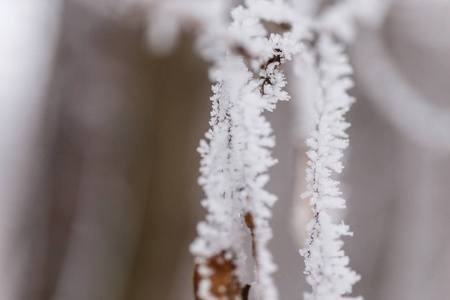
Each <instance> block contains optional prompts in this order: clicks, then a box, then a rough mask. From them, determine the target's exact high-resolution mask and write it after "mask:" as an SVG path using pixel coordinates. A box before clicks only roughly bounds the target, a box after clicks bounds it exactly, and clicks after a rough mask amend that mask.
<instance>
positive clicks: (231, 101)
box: [127, 0, 387, 300]
mask: <svg viewBox="0 0 450 300" xmlns="http://www.w3.org/2000/svg"><path fill="white" fill-rule="evenodd" d="M127 1H130V2H135V3H140V4H141V5H144V7H147V8H148V10H149V11H151V12H152V13H150V14H149V24H150V25H149V30H148V40H149V41H150V44H151V45H152V46H153V47H154V49H156V50H157V51H159V52H166V51H168V50H170V49H171V48H172V47H173V46H174V44H175V42H176V40H177V37H178V34H179V32H180V31H181V29H189V30H191V31H193V32H195V33H196V38H197V39H196V47H197V49H198V51H199V53H200V55H201V56H202V57H203V58H204V59H205V60H207V61H209V62H211V63H212V67H211V71H210V78H211V80H212V81H214V82H215V85H214V86H213V92H214V95H213V96H212V97H211V101H212V112H211V120H210V126H211V129H210V130H209V131H208V132H207V133H206V140H202V141H201V142H200V146H199V148H198V152H199V153H200V154H201V157H202V160H201V167H200V171H201V176H200V178H199V184H200V185H201V186H202V187H203V190H204V192H205V195H206V198H205V199H204V200H203V201H202V205H203V206H204V207H205V208H206V210H207V216H206V219H205V221H203V222H201V223H199V225H198V227H197V231H198V237H197V238H196V240H195V241H194V242H193V243H192V244H191V247H190V250H191V253H192V254H193V255H194V256H195V257H196V259H195V260H196V264H197V272H198V274H199V275H200V281H199V282H198V291H197V296H198V297H199V299H202V300H217V298H218V297H217V295H215V294H214V293H215V292H214V291H213V290H212V281H211V280H210V276H212V275H213V272H214V270H213V269H212V268H210V266H209V262H210V259H211V258H213V257H217V256H223V258H224V259H225V260H227V261H229V262H231V263H232V267H233V268H234V269H233V276H237V277H238V279H239V281H240V282H242V278H243V275H244V271H245V260H246V257H245V254H244V253H245V251H244V241H245V238H246V236H248V233H249V229H250V231H251V234H252V238H253V257H254V260H255V261H254V266H255V270H254V273H255V283H254V284H253V287H252V289H254V290H256V297H257V299H258V300H277V299H278V292H277V289H276V288H275V285H274V282H273V279H272V273H273V272H274V271H275V270H276V265H275V264H274V262H273V259H272V255H271V253H270V252H269V251H268V249H267V243H268V242H269V240H270V239H271V237H272V230H271V228H270V226H269V219H270V218H271V208H272V206H273V204H274V203H275V201H276V197H275V196H274V195H271V194H270V193H268V192H267V191H266V190H265V189H264V187H265V185H266V183H267V182H268V180H269V176H268V174H267V171H268V169H269V168H270V167H271V166H272V165H273V164H275V163H276V160H275V159H274V158H273V157H272V154H271V148H272V147H273V146H274V145H275V140H274V137H273V135H272V129H271V126H270V123H269V122H268V121H267V120H266V119H265V117H264V116H263V114H262V113H263V112H264V111H272V110H273V109H274V108H275V106H276V104H277V102H278V101H285V100H289V98H290V97H289V95H288V94H287V92H286V91H284V90H283V89H284V87H285V85H286V81H285V77H284V74H283V73H282V71H281V70H280V66H281V65H282V64H283V63H284V62H285V61H286V60H290V59H292V58H293V56H295V55H296V54H298V53H300V52H301V50H302V47H301V46H302V42H305V44H306V47H305V48H306V50H305V51H304V52H303V60H304V62H306V66H308V68H307V70H306V72H303V73H304V74H307V77H308V78H307V84H308V85H310V86H311V87H312V88H311V89H310V90H309V94H308V98H309V99H308V101H309V103H310V105H309V110H308V111H309V112H310V113H309V115H310V116H308V118H311V120H312V125H313V126H312V132H311V137H310V138H309V139H308V141H307V144H308V146H309V148H310V150H309V151H308V153H307V154H308V157H309V159H310V161H309V163H308V165H309V167H308V170H307V181H308V184H309V185H308V191H307V192H306V193H305V194H304V195H303V196H304V197H306V198H309V201H310V205H311V209H312V212H313V216H314V218H313V219H312V220H311V222H310V223H309V225H308V232H309V238H308V240H307V244H306V247H305V249H303V250H301V251H300V252H301V254H302V255H303V256H304V257H305V263H306V271H305V273H306V274H308V277H307V280H308V282H309V283H310V284H311V285H312V288H313V290H312V292H311V293H305V300H339V299H351V298H348V297H346V296H345V295H346V294H348V293H350V292H351V290H352V286H353V284H354V283H355V282H356V281H358V280H359V276H358V275H357V274H356V273H355V272H354V271H352V270H351V269H350V268H349V267H348V263H349V260H348V257H347V256H345V254H344V252H343V250H342V249H341V248H342V246H343V242H342V240H341V236H343V235H351V233H350V232H349V228H348V226H346V225H344V224H343V223H342V224H334V223H333V222H332V219H331V216H330V214H329V211H328V210H330V209H342V208H345V200H344V199H343V198H341V197H340V194H341V193H340V191H339V187H338V182H337V181H336V180H334V179H332V178H331V175H332V172H336V173H339V172H341V170H342V168H343V166H342V163H341V162H340V160H341V158H342V151H343V150H344V149H345V148H346V147H347V145H348V139H347V135H346V133H345V130H346V129H347V127H348V126H349V124H348V123H346V122H345V120H344V115H345V113H346V112H347V111H348V109H349V107H350V104H351V103H352V101H353V99H352V98H351V97H349V95H348V94H347V90H348V89H349V88H350V87H351V86H352V84H353V82H352V80H351V79H350V78H349V75H350V74H351V67H350V65H349V63H348V59H347V57H346V56H345V55H344V54H343V49H342V47H341V46H339V44H337V43H336V42H335V41H334V38H337V39H340V40H341V41H343V42H345V43H348V42H350V41H351V40H352V39H353V38H354V35H355V28H356V27H355V24H356V23H357V22H360V21H366V22H368V23H369V24H370V25H376V24H377V23H379V22H380V21H381V20H382V16H383V13H382V12H383V9H384V8H385V7H386V6H383V4H382V2H383V3H384V1H385V0H382V1H377V0H365V1H363V0H343V1H338V3H337V4H336V5H332V6H330V7H329V8H327V9H325V11H324V12H322V13H320V14H319V13H318V12H317V11H318V10H319V9H320V6H319V5H317V3H316V1H315V0H309V1H304V0H298V1H293V2H294V6H293V7H295V8H296V9H294V8H293V7H291V6H289V5H288V4H287V3H286V2H285V1H283V0H244V5H242V6H238V7H237V8H234V9H232V10H231V24H229V21H228V17H229V15H228V12H229V11H230V5H231V3H232V2H231V1H230V0H191V1H186V0H165V1H157V0H127ZM386 1H387V0H386ZM378 2H379V3H378ZM297 12H298V13H297ZM300 13H301V14H302V16H300ZM274 28H275V29H274ZM300 73H301V72H300ZM247 227H248V228H247ZM221 290H222V289H221ZM236 297H237V299H240V296H236ZM219 298H222V297H219Z"/></svg>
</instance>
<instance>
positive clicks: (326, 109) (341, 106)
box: [300, 34, 360, 300]
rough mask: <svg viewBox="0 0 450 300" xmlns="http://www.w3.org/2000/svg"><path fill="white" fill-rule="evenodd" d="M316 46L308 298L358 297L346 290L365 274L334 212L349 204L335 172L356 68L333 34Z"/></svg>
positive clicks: (309, 177) (339, 166)
mask: <svg viewBox="0 0 450 300" xmlns="http://www.w3.org/2000/svg"><path fill="white" fill-rule="evenodd" d="M314 48H315V50H316V60H317V61H316V64H317V73H316V79H317V83H318V84H317V88H316V90H315V93H314V97H315V98H314V110H313V113H314V115H313V121H314V124H315V126H314V129H313V131H312V133H311V137H310V138H309V139H308V140H307V144H308V146H309V148H310V150H309V151H308V152H307V155H308V158H309V162H308V169H307V178H306V180H307V182H308V190H307V191H306V192H305V193H304V194H303V195H302V197H304V198H309V202H310V206H311V210H312V213H313V219H312V220H311V221H310V222H309V224H308V228H307V230H308V233H309V237H308V239H307V241H306V246H305V248H304V249H302V250H300V253H301V255H302V256H304V257H305V264H306V268H305V274H307V275H308V276H307V281H308V283H309V284H310V285H311V286H312V288H313V290H312V293H306V294H305V300H339V299H352V298H348V297H345V296H344V295H345V294H347V293H350V292H351V291H352V286H353V284H354V283H355V282H356V281H358V280H359V278H360V277H359V275H357V274H356V273H355V272H354V271H352V270H351V269H350V268H349V267H348V263H349V259H348V257H347V256H346V255H345V254H344V251H343V250H342V249H341V248H342V246H343V242H342V240H341V238H340V237H341V236H342V235H351V232H349V228H348V226H346V225H344V224H343V223H342V224H334V223H333V221H332V218H331V216H330V213H329V211H328V210H330V209H342V208H345V200H344V199H343V198H341V197H340V195H341V192H340V190H339V187H338V185H339V182H338V181H336V180H333V179H332V178H331V175H332V172H336V173H340V172H341V171H342V169H343V166H342V163H341V161H340V160H341V158H342V151H343V150H344V149H345V148H346V147H347V146H348V137H347V134H346V132H345V130H346V129H347V128H348V126H349V124H348V123H347V122H345V120H344V115H345V113H346V112H347V111H348V110H349V108H350V105H351V103H352V102H353V99H352V98H351V97H350V96H349V95H348V94H347V90H348V89H350V88H351V87H352V86H353V81H352V80H351V79H350V78H349V75H350V74H351V72H352V69H351V67H350V65H349V62H348V58H347V57H346V56H345V55H344V54H343V49H342V47H341V46H339V45H338V44H336V43H334V42H333V41H332V39H331V38H330V37H329V36H327V35H325V34H322V35H320V36H319V37H318V39H317V41H316V42H315V47H314Z"/></svg>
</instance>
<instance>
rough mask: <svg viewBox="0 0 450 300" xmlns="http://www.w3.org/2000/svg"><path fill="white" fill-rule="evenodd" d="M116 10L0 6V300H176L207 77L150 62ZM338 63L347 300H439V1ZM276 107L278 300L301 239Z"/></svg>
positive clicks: (443, 277)
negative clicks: (349, 86) (348, 81)
mask: <svg viewBox="0 0 450 300" xmlns="http://www.w3.org/2000/svg"><path fill="white" fill-rule="evenodd" d="M123 2H126V1H125V0H123V1H119V0H117V1H112V0H111V1H108V4H107V5H105V4H104V3H101V1H94V2H89V1H82V0H2V1H1V2H0V195H1V197H0V299H1V300H44V299H54V300H144V299H145V300H153V299H155V300H156V299H158V300H163V299H168V300H181V299H183V300H190V299H193V298H194V297H193V292H192V284H191V283H192V280H191V275H192V267H193V265H192V257H191V255H190V254H189V252H188V246H189V244H190V242H191V241H192V240H193V239H194V237H195V226H196V224H197V222H198V221H199V220H201V219H202V218H203V216H204V213H205V211H204V209H203V208H202V207H201V206H200V200H201V199H202V198H203V193H202V191H201V189H200V188H199V187H198V185H197V177H198V175H199V173H198V166H199V155H198V154H197V153H196V150H195V149H196V147H197V145H198V141H199V140H200V139H201V138H202V137H203V134H204V132H205V131H206V130H207V128H208V119H209V109H210V101H209V100H208V97H209V96H210V95H211V91H210V82H209V80H208V78H207V70H208V65H207V64H206V63H204V62H203V61H202V60H201V59H200V58H199V57H198V56H197V55H196V54H195V51H193V50H192V49H193V42H192V36H189V35H183V36H181V37H180V39H179V40H178V44H177V45H176V47H175V48H174V50H173V51H172V52H171V53H167V54H165V55H156V54H154V52H152V51H151V50H150V49H149V48H148V47H147V44H146V40H145V26H144V25H143V23H142V22H140V21H139V20H140V19H141V18H142V12H141V11H131V12H127V13H126V14H124V13H121V12H119V13H118V12H117V11H120V9H119V10H117V9H116V8H120V7H122V4H123ZM349 53H350V57H351V60H352V63H353V65H354V67H355V81H356V88H355V90H354V91H353V93H354V95H355V96H356V97H357V102H356V104H354V106H353V108H352V110H351V112H350V113H349V114H348V119H349V121H350V122H351V123H352V127H351V128H350V130H349V133H350V149H349V150H348V151H346V155H347V157H346V169H345V170H344V172H343V176H342V180H343V183H342V184H343V190H344V195H345V197H346V198H347V199H348V210H347V213H346V214H347V215H346V223H348V224H349V225H350V228H351V229H352V230H353V232H354V237H352V238H347V239H346V240H345V242H346V244H345V248H344V249H345V251H346V252H347V254H348V255H349V257H350V260H351V262H350V264H351V266H352V268H353V269H355V270H356V271H357V272H358V273H359V274H361V275H362V280H361V281H360V282H359V283H358V284H357V285H356V287H355V293H354V294H355V295H363V296H364V298H365V299H366V300H380V299H392V300H424V299H427V300H438V299H439V300H442V299H447V298H448V297H449V296H448V295H450V286H449V284H448V283H449V282H450V199H449V195H450V156H449V151H450V133H449V131H450V101H449V96H448V95H450V84H449V80H450V1H449V0H429V1H422V0H395V1H393V4H392V6H391V8H390V10H389V13H388V15H387V18H386V21H385V23H384V25H383V27H382V29H381V30H378V31H371V30H365V29H363V28H361V31H360V34H359V36H358V39H357V41H356V42H355V44H354V45H352V46H351V47H350V49H349ZM288 89H290V90H293V93H294V94H295V82H294V81H291V82H290V84H289V85H288ZM292 105H293V103H280V104H279V105H278V108H277V110H276V111H275V112H274V113H271V114H268V115H267V116H268V118H269V119H270V121H271V122H272V125H273V128H274V132H275V135H276V137H277V146H276V147H275V149H274V156H275V157H277V158H278V159H279V163H278V164H277V165H276V166H275V167H273V168H272V169H271V178H272V179H271V181H270V183H269V185H268V190H269V191H271V192H272V193H274V194H276V195H278V197H279V200H278V202H277V204H276V205H275V208H274V218H273V220H272V226H273V228H274V239H273V241H272V242H271V244H270V247H271V249H272V251H273V254H274V257H275V261H276V263H277V264H278V265H279V271H278V272H277V273H276V275H275V279H276V281H277V285H278V287H279V289H280V294H281V299H282V300H286V299H301V295H302V292H304V291H306V290H309V287H308V286H307V285H306V282H305V279H304V275H303V274H302V271H303V268H304V264H303V260H302V257H300V255H299V254H298V248H299V247H301V240H302V238H301V235H302V230H303V229H302V228H298V227H296V226H292V224H296V223H295V222H293V220H292V215H293V214H292V211H293V208H296V207H298V203H297V202H298V201H299V200H298V198H299V197H298V189H299V188H298V187H299V186H301V184H302V180H303V174H304V170H303V169H302V158H303V151H304V149H303V143H302V142H301V143H299V141H298V140H296V138H293V137H294V136H295V133H294V131H295V128H294V125H293V124H296V122H295V116H294V115H293V114H294V112H295V109H292V107H291V106H292ZM293 162H295V163H293ZM294 221H295V220H294ZM298 241H300V242H298Z"/></svg>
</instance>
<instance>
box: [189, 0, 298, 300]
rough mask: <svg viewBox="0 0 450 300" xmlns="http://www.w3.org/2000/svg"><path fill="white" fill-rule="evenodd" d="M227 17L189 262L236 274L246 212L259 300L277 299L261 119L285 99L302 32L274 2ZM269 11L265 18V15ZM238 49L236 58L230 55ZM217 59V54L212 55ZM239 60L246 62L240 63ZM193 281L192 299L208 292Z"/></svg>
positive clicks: (268, 136)
mask: <svg viewBox="0 0 450 300" xmlns="http://www.w3.org/2000/svg"><path fill="white" fill-rule="evenodd" d="M245 4H246V5H245V6H239V7H237V8H236V9H234V10H233V11H232V18H233V22H232V24H231V26H230V28H229V30H228V33H227V36H228V37H231V40H232V41H233V42H232V43H230V44H229V50H228V52H227V53H226V55H225V57H224V58H222V59H220V60H216V62H215V64H216V65H215V69H214V72H212V75H213V78H214V79H215V80H217V82H218V83H217V84H216V85H215V86H214V88H213V91H214V96H213V97H212V98H211V100H212V102H213V110H212V113H211V117H212V118H211V121H210V125H211V129H210V130H209V131H208V133H207V134H206V138H207V139H208V140H209V143H207V142H206V141H202V142H201V145H200V147H199V152H200V153H201V155H202V162H201V174H202V175H201V177H200V180H199V183H200V184H201V185H202V186H203V188H204V191H205V194H206V196H207V198H206V199H205V200H203V202H202V203H203V206H205V207H206V208H207V211H208V214H207V216H206V220H205V221H204V222H201V223H200V224H199V225H198V233H199V236H198V238H197V239H196V240H195V241H194V243H193V244H192V245H191V252H192V253H193V254H194V255H195V256H196V262H197V263H198V264H200V265H202V264H203V265H205V264H206V262H207V259H208V258H209V257H211V256H214V255H217V254H219V253H223V252H225V253H229V255H230V257H232V258H233V259H234V263H235V264H236V268H237V275H242V274H243V270H244V260H245V257H244V256H243V253H244V250H243V246H244V242H243V239H244V236H245V235H248V229H246V227H245V225H244V217H245V216H246V215H247V214H250V215H251V218H252V225H253V228H252V231H253V235H254V240H253V243H254V244H253V246H254V254H255V257H254V258H255V262H254V264H255V270H254V272H255V283H254V285H253V289H255V290H256V295H257V297H258V299H261V300H265V299H267V300H275V299H278V292H277V290H276V288H275V285H274V282H273V279H272V273H273V272H274V271H275V270H276V265H275V264H274V262H273V259H272V255H271V253H270V252H269V250H268V249H267V243H268V242H269V240H270V239H271V238H272V230H271V228H270V226H269V219H270V218H271V207H272V206H273V204H274V203H275V201H276V197H275V196H274V195H271V194H270V193H268V192H267V191H266V190H265V189H264V186H265V185H266V183H267V181H268V180H269V176H268V174H267V171H268V169H269V168H270V167H271V166H272V165H273V164H274V163H276V160H275V159H274V158H273V157H272V155H271V148H272V147H273V146H274V145H275V140H274V137H273V136H272V129H271V126H270V123H269V122H268V121H267V120H266V118H265V117H264V116H263V115H262V113H263V112H264V111H265V110H269V111H270V110H273V109H274V108H275V105H276V103H277V102H278V101H282V100H288V99H289V96H288V94H287V93H286V92H285V91H284V90H283V87H284V86H285V84H286V83H285V78H284V75H283V73H282V72H281V70H280V65H281V64H282V63H283V62H284V61H285V60H289V59H291V58H292V56H293V55H295V54H297V53H299V52H300V50H301V48H300V42H299V41H300V39H301V33H302V32H301V31H300V30H298V31H297V30H296V28H297V27H296V25H295V24H293V21H294V19H295V18H294V16H293V15H292V10H291V9H289V8H288V7H287V6H286V5H285V4H284V3H283V2H281V1H262V0H253V1H247V2H246V3H245ZM268 12H272V13H268ZM263 22H273V23H276V24H289V30H286V32H284V33H279V34H274V33H273V34H270V35H269V34H268V32H267V30H266V28H265V27H264V26H263ZM238 47H239V51H241V52H243V53H240V52H239V51H236V49H237V48H238ZM218 56H220V53H219V54H218ZM244 58H246V59H247V60H248V64H246V63H245V61H244ZM201 281H202V282H203V283H202V282H200V289H199V293H201V294H200V295H199V296H200V297H201V298H202V299H214V297H213V295H211V294H210V293H209V294H208V288H201V287H202V286H204V287H208V286H209V283H208V282H207V281H208V279H207V278H206V279H202V280H201Z"/></svg>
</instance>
